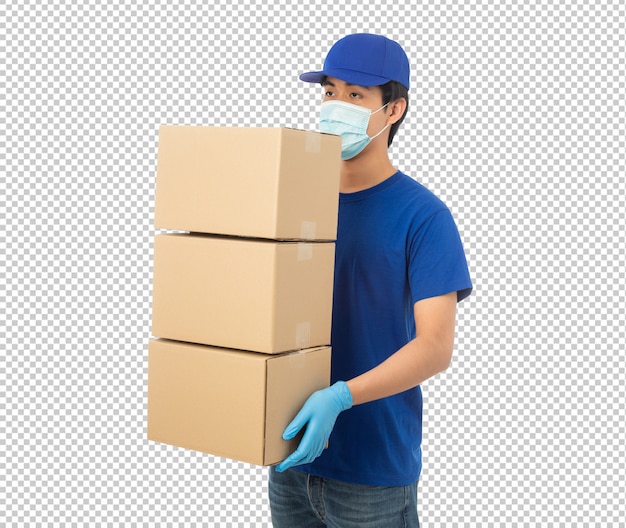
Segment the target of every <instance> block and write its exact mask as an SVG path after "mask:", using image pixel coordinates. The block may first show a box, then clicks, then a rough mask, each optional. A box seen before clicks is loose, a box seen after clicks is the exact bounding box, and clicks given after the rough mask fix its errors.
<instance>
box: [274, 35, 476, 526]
mask: <svg viewBox="0 0 626 528" xmlns="http://www.w3.org/2000/svg"><path fill="white" fill-rule="evenodd" d="M300 79H302V80H304V81H306V82H313V83H320V84H322V86H323V89H324V99H323V102H322V104H321V109H320V130H321V131H322V132H328V133H334V134H338V135H340V136H341V137H342V160H343V161H342V167H341V179H340V197H339V223H338V233H337V245H336V261H335V285H334V297H333V324H332V336H331V344H332V368H331V377H332V383H333V384H332V386H331V387H329V388H327V389H324V390H321V391H318V392H316V393H314V394H313V395H311V397H310V398H309V399H308V400H307V402H306V403H305V405H304V406H303V407H302V410H301V411H300V412H299V413H298V415H297V416H296V417H295V418H294V420H293V421H292V423H291V424H290V425H288V426H287V428H286V429H285V432H284V435H283V436H284V438H285V439H289V438H293V437H294V436H295V435H296V434H297V433H298V432H299V431H300V430H301V429H304V435H303V437H302V440H301V441H300V444H299V446H298V448H297V450H296V451H295V452H294V453H292V454H291V455H290V456H289V457H287V458H286V459H285V460H284V461H283V462H281V463H280V464H279V465H278V466H277V467H275V468H271V469H270V478H269V494H270V506H271V511H272V522H273V525H274V527H275V528H283V527H289V528H294V527H297V528H304V527H314V526H319V527H322V526H332V527H336V528H351V527H359V528H364V527H371V528H374V527H381V528H382V527H384V528H395V527H400V526H402V527H404V526H419V521H418V514H417V481H418V479H419V475H420V471H421V437H422V395H421V390H420V387H419V385H420V384H421V383H422V382H423V381H425V380H426V379H428V378H430V377H431V376H433V375H435V374H437V373H438V372H441V371H443V370H445V369H446V368H447V367H448V365H449V364H450V360H451V357H452V349H453V341H454V330H455V318H456V303H457V302H458V301H460V300H461V299H463V298H465V297H466V296H467V295H469V294H470V292H471V289H472V284H471V281H470V277H469V273H468V269H467V264H466V260H465V255H464V252H463V247H462V244H461V240H460V237H459V234H458V230H457V228H456V225H455V223H454V220H453V218H452V216H451V214H450V212H449V210H448V209H447V207H446V206H445V205H444V204H443V203H442V202H441V201H440V200H439V199H438V198H436V197H435V196H434V195H433V194H432V193H431V192H430V191H428V190H427V189H426V188H425V187H423V186H422V185H421V184H419V183H418V182H416V181H415V180H414V179H412V178H410V177H409V176H407V175H405V174H403V173H402V172H400V171H398V170H397V169H396V168H394V167H393V165H392V164H391V162H390V160H389V155H388V150H387V149H388V147H389V145H390V144H391V142H392V140H393V136H394V135H395V133H396V131H397V129H398V126H399V125H400V123H401V122H402V120H403V119H404V117H405V115H406V110H407V106H408V89H409V62H408V59H407V57H406V54H405V52H404V50H403V49H402V48H401V47H400V45H399V44H397V43H396V42H394V41H392V40H389V39H387V38H385V37H383V36H380V35H373V34H353V35H349V36H347V37H344V38H343V39H341V40H339V41H337V42H336V43H335V44H334V45H333V47H332V48H331V49H330V51H329V52H328V55H327V57H326V59H325V61H324V68H323V70H321V71H315V72H308V73H304V74H302V75H301V76H300ZM331 433H332V434H331ZM326 444H327V448H325V446H326Z"/></svg>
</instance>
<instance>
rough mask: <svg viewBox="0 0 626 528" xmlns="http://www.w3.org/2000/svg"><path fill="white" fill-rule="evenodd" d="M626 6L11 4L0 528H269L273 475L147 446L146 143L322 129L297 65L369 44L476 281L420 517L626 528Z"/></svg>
mask: <svg viewBox="0 0 626 528" xmlns="http://www.w3.org/2000/svg"><path fill="white" fill-rule="evenodd" d="M234 4H238V5H234ZM624 15H625V8H624V3H623V2H621V1H619V0H606V1H598V2H585V1H568V0H564V1H563V0H561V1H549V0H544V1H535V0H526V1H523V2H522V1H521V0H513V1H509V2H487V1H485V0H478V1H476V2H451V1H444V2H413V3H411V5H408V4H402V3H398V2H391V1H388V0H387V1H380V0H379V1H377V2H374V1H371V0H370V2H369V3H368V2H362V1H359V2H357V1H354V0H345V1H343V2H334V3H329V2H322V1H320V0H311V1H308V2H300V1H297V0H278V1H276V2H265V1H262V0H241V1H240V2H226V1H225V0H217V1H212V2H189V1H186V2H165V1H164V0H162V1H159V2H155V1H152V0H148V1H146V2H131V1H126V2H117V1H113V2H94V1H92V2H69V1H67V0H56V1H54V0H53V1H50V2H35V1H31V2H21V1H19V0H15V1H13V2H10V3H8V2H3V3H2V7H0V17H1V20H0V25H1V27H2V30H1V31H0V61H1V63H0V75H1V76H2V79H1V82H0V93H1V94H2V105H1V127H0V134H1V137H0V166H1V168H2V183H1V185H2V197H1V207H0V214H1V215H2V222H1V224H2V236H1V239H0V244H1V247H2V258H1V262H2V280H1V285H2V292H1V298H2V317H1V320H2V332H1V343H2V365H1V375H2V383H1V385H0V391H1V393H2V398H1V401H0V405H2V412H1V415H2V425H1V428H0V440H1V444H0V445H1V452H2V461H1V465H0V468H1V469H0V492H1V495H0V512H1V513H0V523H2V524H6V525H7V526H8V525H15V526H18V525H27V524H29V525H30V524H32V525H34V524H35V523H42V524H43V525H59V526H61V525H63V526H67V525H69V524H70V523H76V525H77V526H81V525H88V524H94V525H100V524H102V525H104V524H105V523H106V524H111V525H121V524H125V525H126V524H127V525H132V524H137V525H139V524H155V525H160V524H163V525H165V524H166V523H171V524H172V525H174V526H177V525H183V524H189V525H204V526H220V527H222V526H223V527H243V526H254V527H263V526H270V518H269V508H268V501H267V498H266V494H267V476H266V470H265V469H264V468H259V467H255V466H250V465H247V464H242V463H238V462H233V461H229V460H225V459H220V458H215V457H212V456H209V455H204V454H199V453H195V452H192V451H187V450H183V449H178V448H173V447H168V446H164V445H159V444H156V443H152V442H148V441H147V440H146V389H147V341H148V339H149V337H150V309H151V293H152V292H151V274H152V238H153V235H154V233H155V230H154V228H153V226H152V216H153V200H154V186H155V168H156V154H157V132H158V127H159V125H160V124H165V123H169V124H202V125H223V126H244V125H245V126H290V127H297V128H308V129H315V128H316V120H317V107H318V103H319V99H320V96H321V90H320V89H319V88H318V87H316V86H312V85H307V84H304V83H301V82H299V81H298V80H297V74H298V73H299V72H301V71H304V70H306V69H312V68H318V67H320V66H321V64H322V59H323V57H324V55H325V53H326V51H327V49H328V47H329V46H330V45H331V44H332V43H333V42H334V41H335V40H336V39H338V38H339V37H341V36H343V35H345V34H347V33H351V32H358V31H369V32H377V33H383V34H386V35H388V36H390V37H392V38H394V39H397V40H399V41H400V42H401V43H402V44H403V46H404V47H405V49H406V51H407V52H408V54H409V56H410V58H411V62H412V66H413V69H412V88H411V94H410V96H411V101H410V103H411V107H410V111H409V115H408V117H407V119H406V121H405V124H404V125H403V127H402V129H401V131H400V133H399V135H398V137H397V139H396V141H395V143H394V145H393V147H392V150H391V153H392V157H393V161H394V163H395V164H396V165H397V166H398V167H399V168H401V169H403V170H404V171H405V172H407V173H409V174H411V175H412V176H414V177H415V178H417V179H419V180H420V181H421V182H423V183H424V184H426V185H427V186H428V187H429V188H431V189H432V190H433V191H435V192H436V193H437V194H438V195H439V196H441V197H442V198H443V199H444V201H446V203H447V204H448V205H449V206H450V208H451V209H452V211H453V214H454V216H455V218H456V219H457V221H458V225H459V229H460V231H461V234H462V237H463V240H464V243H465V247H466V251H467V256H468V260H469V264H470V268H471V272H472V277H473V279H474V282H475V291H474V294H473V295H472V296H471V297H470V298H469V299H468V300H466V301H464V302H463V303H462V304H461V305H460V307H459V317H458V337H457V346H456V353H455V354H456V355H455V358H454V361H453V364H452V366H451V368H450V369H449V370H448V371H447V372H445V373H443V374H441V375H439V376H438V377H436V378H435V379H432V380H430V381H428V382H427V383H425V384H424V387H423V388H424V394H425V432H424V470H423V476H422V479H421V483H420V489H419V502H420V515H421V520H422V524H423V525H424V526H479V527H483V526H505V525H506V526H553V525H554V526H574V525H576V526H625V525H626V524H625V523H626V521H625V518H626V505H625V499H624V497H625V496H626V490H625V485H624V476H625V474H626V467H625V466H626V464H625V459H626V448H625V447H624V446H625V444H626V433H625V426H624V423H625V419H624V418H625V414H626V413H625V390H624V380H625V379H626V373H625V363H626V362H625V359H624V352H625V348H626V332H625V330H624V327H625V321H626V306H625V304H626V303H625V293H624V290H625V288H626V271H625V269H626V266H625V260H626V258H625V253H626V242H625V236H624V228H625V227H626V213H625V211H626V199H625V196H626V183H625V181H624V178H625V174H626V170H625V169H626V167H625V166H626V162H625V155H626V148H625V128H626V125H625V111H624V110H625V108H624V106H625V98H626V91H625V88H624V84H625V78H626V77H625V74H626V71H625V70H626V66H625V64H626V53H625V40H626V39H625V33H626V30H625V27H626V20H625V18H626V17H625V16H624ZM224 177H226V178H227V177H228V175H227V174H225V175H224Z"/></svg>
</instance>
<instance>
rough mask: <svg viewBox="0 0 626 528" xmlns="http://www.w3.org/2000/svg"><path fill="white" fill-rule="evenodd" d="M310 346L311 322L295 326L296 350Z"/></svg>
mask: <svg viewBox="0 0 626 528" xmlns="http://www.w3.org/2000/svg"><path fill="white" fill-rule="evenodd" d="M310 346H311V322H310V321H306V322H304V323H297V324H296V348H298V349H301V348H309V347H310Z"/></svg>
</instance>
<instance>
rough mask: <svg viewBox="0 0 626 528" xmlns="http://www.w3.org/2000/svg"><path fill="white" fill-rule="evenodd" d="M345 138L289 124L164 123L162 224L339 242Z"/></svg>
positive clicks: (159, 190) (158, 212) (159, 194)
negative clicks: (248, 126) (341, 173)
mask: <svg viewBox="0 0 626 528" xmlns="http://www.w3.org/2000/svg"><path fill="white" fill-rule="evenodd" d="M340 163H341V138H340V137H339V136H333V135H329V134H321V133H318V132H312V131H304V130H295V129H289V128H245V127H243V128H242V127H202V126H172V125H163V126H161V127H160V130H159V151H158V162H157V182H156V197H155V212H154V224H155V227H157V228H160V229H172V230H181V231H193V232H199V233H210V234H222V235H235V236H243V237H259V238H270V239H275V240H335V239H336V237H337V210H338V202H339V170H340Z"/></svg>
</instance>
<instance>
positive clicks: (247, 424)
mask: <svg viewBox="0 0 626 528" xmlns="http://www.w3.org/2000/svg"><path fill="white" fill-rule="evenodd" d="M330 352H331V351H330V347H316V348H310V349H305V350H300V351H296V352H290V353H284V354H279V355H267V354H261V353H255V352H245V351H239V350H233V349H225V348H215V347H210V346H205V345H196V344H190V343H184V342H180V341H170V340H166V339H154V340H151V341H150V344H149V357H148V439H149V440H154V441H157V442H163V443H166V444H171V445H175V446H179V447H184V448H187V449H193V450H196V451H203V452H205V453H210V454H213V455H217V456H222V457H226V458H231V459H234V460H239V461H242V462H248V463H251V464H257V465H262V466H266V465H272V464H276V463H278V462H280V461H281V460H283V459H284V458H285V457H287V456H288V455H289V454H290V453H291V452H293V451H294V450H295V449H296V447H297V442H298V440H299V437H297V439H295V440H291V441H285V440H283V439H282V433H283V430H284V429H285V427H286V426H287V425H288V424H289V422H290V421H291V420H292V419H293V418H294V416H295V415H296V414H297V412H298V411H299V410H300V408H301V407H302V405H303V404H304V402H305V401H306V399H307V398H308V397H309V396H310V395H311V394H312V393H313V392H315V391H316V390H318V389H322V388H324V387H328V385H329V383H330Z"/></svg>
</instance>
